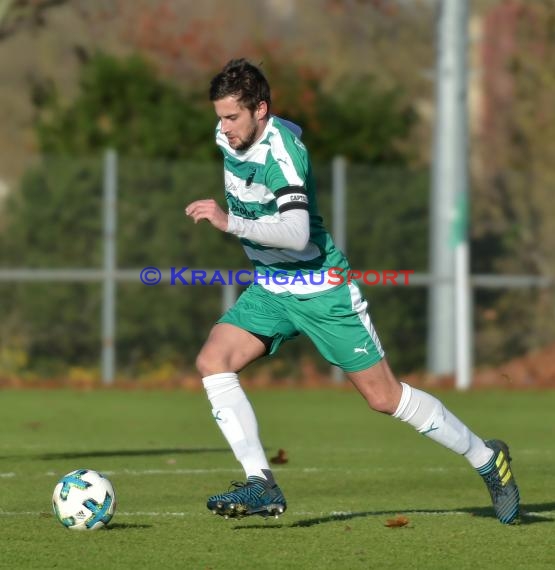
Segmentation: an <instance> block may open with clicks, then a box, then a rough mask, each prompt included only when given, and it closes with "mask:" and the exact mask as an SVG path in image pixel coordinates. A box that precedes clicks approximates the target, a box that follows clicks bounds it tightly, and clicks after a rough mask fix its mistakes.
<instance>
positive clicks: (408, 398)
mask: <svg viewBox="0 0 555 570" xmlns="http://www.w3.org/2000/svg"><path fill="white" fill-rule="evenodd" d="M401 385H402V386H403V393H402V395H401V401H400V402H399V406H398V407H397V410H395V413H394V414H393V417H394V418H398V419H400V420H401V421H403V422H406V423H408V424H409V425H411V426H412V427H413V428H415V429H416V430H417V431H418V432H420V433H421V434H423V435H426V436H427V437H429V438H430V439H433V440H434V441H437V442H438V443H441V444H442V445H443V446H445V447H447V448H448V449H452V450H453V451H454V452H455V453H458V454H460V455H464V456H465V457H466V459H468V461H469V462H470V464H471V465H472V467H474V468H476V469H478V468H479V467H482V466H483V465H485V464H486V463H487V462H488V461H489V459H490V458H491V457H492V455H493V451H492V450H491V449H490V448H489V447H487V446H486V444H485V443H484V442H483V440H482V439H480V438H479V437H478V436H477V435H475V434H474V433H472V432H471V431H470V430H469V429H468V427H466V426H465V425H464V424H463V423H462V422H461V421H460V420H459V419H458V418H457V417H456V416H454V415H453V414H452V413H451V412H450V411H449V410H448V409H447V408H445V406H444V405H443V404H442V403H441V402H440V401H439V400H438V399H437V398H434V397H433V396H432V395H430V394H428V393H426V392H423V391H422V390H418V389H417V388H411V387H410V386H409V385H408V384H405V383H404V382H401Z"/></svg>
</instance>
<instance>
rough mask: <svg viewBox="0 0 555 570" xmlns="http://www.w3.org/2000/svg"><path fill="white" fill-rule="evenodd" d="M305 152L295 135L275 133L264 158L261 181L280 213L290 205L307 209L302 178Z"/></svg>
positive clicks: (305, 162) (306, 173) (304, 170)
mask: <svg viewBox="0 0 555 570" xmlns="http://www.w3.org/2000/svg"><path fill="white" fill-rule="evenodd" d="M307 176H308V156H307V152H306V148H305V146H304V144H303V143H302V142H300V141H299V139H297V138H293V137H290V138H289V139H285V140H284V139H283V138H282V137H281V136H279V135H277V136H275V137H274V138H273V139H272V141H271V151H270V152H269V153H268V156H267V160H266V173H265V184H266V186H267V187H268V188H269V189H270V190H271V191H272V192H273V194H274V196H275V198H276V202H277V206H278V210H279V212H280V213H283V212H287V211H288V210H292V209H303V210H308V196H307V192H306V186H307V184H306V182H307Z"/></svg>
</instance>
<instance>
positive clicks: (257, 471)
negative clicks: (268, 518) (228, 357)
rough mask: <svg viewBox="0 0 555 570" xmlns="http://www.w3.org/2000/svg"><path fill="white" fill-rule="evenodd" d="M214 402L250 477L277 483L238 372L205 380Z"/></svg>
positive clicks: (218, 419)
mask: <svg viewBox="0 0 555 570" xmlns="http://www.w3.org/2000/svg"><path fill="white" fill-rule="evenodd" d="M202 383H203V385H204V388H205V390H206V394H207V395H208V399H209V400H210V403H211V404H212V415H213V416H214V419H215V420H216V423H217V424H218V426H219V427H220V429H221V430H222V433H223V434H224V436H225V438H226V439H227V441H228V443H229V445H230V446H231V449H232V450H233V453H234V454H235V457H236V458H237V461H239V463H241V465H242V466H243V469H244V470H245V474H246V476H247V477H250V476H251V475H257V476H258V477H264V478H266V479H268V480H270V481H272V482H273V477H272V472H271V471H270V467H269V466H268V461H267V459H266V455H265V454H264V450H263V449H262V444H261V443H260V439H259V437H258V424H257V422H256V416H255V415H254V411H253V409H252V406H251V404H250V402H249V400H248V399H247V396H246V394H245V392H244V391H243V389H242V388H241V386H240V384H239V378H237V374H235V373H234V372H222V373H221V374H212V375H210V376H206V377H205V378H203V379H202Z"/></svg>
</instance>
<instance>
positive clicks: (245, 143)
mask: <svg viewBox="0 0 555 570" xmlns="http://www.w3.org/2000/svg"><path fill="white" fill-rule="evenodd" d="M255 140H256V124H255V125H254V126H253V127H252V130H251V131H250V132H249V133H248V134H247V136H246V138H244V139H241V141H240V143H239V144H238V145H237V146H236V147H235V150H239V151H244V150H247V149H249V148H250V147H251V146H252V145H253V143H254V141H255Z"/></svg>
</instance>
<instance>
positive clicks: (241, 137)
mask: <svg viewBox="0 0 555 570" xmlns="http://www.w3.org/2000/svg"><path fill="white" fill-rule="evenodd" d="M214 109H215V111H216V115H218V117H219V118H220V120H221V122H222V125H221V130H222V133H223V134H224V135H225V136H226V137H227V141H228V143H229V146H230V147H231V148H233V149H234V150H247V149H248V148H249V147H250V146H252V144H253V143H254V142H256V140H257V139H258V138H259V137H260V135H261V134H262V133H263V131H264V128H265V127H266V123H267V112H268V107H267V104H266V102H265V101H262V102H261V103H259V105H258V107H257V109H255V110H254V112H251V111H250V110H249V109H247V108H246V107H243V106H242V105H241V104H240V103H239V102H238V101H237V98H236V97H234V96H232V95H230V96H228V97H224V98H223V99H218V100H217V101H214Z"/></svg>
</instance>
